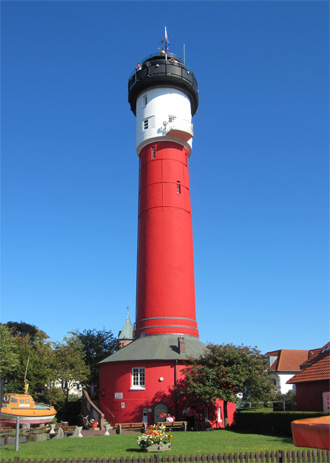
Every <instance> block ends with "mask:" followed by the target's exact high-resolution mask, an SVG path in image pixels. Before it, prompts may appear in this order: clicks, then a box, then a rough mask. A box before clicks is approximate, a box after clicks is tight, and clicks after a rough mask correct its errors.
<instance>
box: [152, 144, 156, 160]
mask: <svg viewBox="0 0 330 463" xmlns="http://www.w3.org/2000/svg"><path fill="white" fill-rule="evenodd" d="M152 159H156V147H155V146H153V147H152Z"/></svg>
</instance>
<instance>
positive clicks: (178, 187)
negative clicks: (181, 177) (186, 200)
mask: <svg viewBox="0 0 330 463" xmlns="http://www.w3.org/2000/svg"><path fill="white" fill-rule="evenodd" d="M176 192H177V194H178V195H179V194H181V185H180V182H179V181H178V183H177V184H176Z"/></svg>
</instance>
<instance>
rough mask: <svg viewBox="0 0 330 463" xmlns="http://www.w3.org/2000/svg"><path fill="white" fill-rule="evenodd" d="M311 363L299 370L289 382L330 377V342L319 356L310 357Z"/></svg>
mask: <svg viewBox="0 0 330 463" xmlns="http://www.w3.org/2000/svg"><path fill="white" fill-rule="evenodd" d="M309 363H310V364H309V365H308V366H307V367H306V368H304V369H303V370H301V371H299V372H298V373H297V374H296V375H295V376H293V378H291V379H289V381H287V384H296V383H302V382H307V381H326V380H329V379H330V349H329V343H328V344H327V345H326V346H324V347H323V348H322V350H321V352H320V354H319V355H318V356H317V357H314V358H312V359H309Z"/></svg>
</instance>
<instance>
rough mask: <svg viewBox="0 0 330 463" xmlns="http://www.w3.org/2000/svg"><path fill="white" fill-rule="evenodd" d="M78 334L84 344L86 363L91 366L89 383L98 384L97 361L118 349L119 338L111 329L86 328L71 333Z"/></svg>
mask: <svg viewBox="0 0 330 463" xmlns="http://www.w3.org/2000/svg"><path fill="white" fill-rule="evenodd" d="M70 334H71V335H74V336H77V337H78V339H79V340H80V342H81V344H82V349H83V352H84V354H85V362H86V365H88V367H89V368H90V372H91V373H90V376H89V379H88V382H89V384H94V385H98V382H99V379H98V378H99V372H98V368H97V366H96V365H97V363H98V362H100V361H101V360H103V359H105V358H106V357H108V356H109V355H111V354H113V353H114V352H116V350H117V349H118V340H117V339H116V338H115V337H114V335H113V334H112V332H111V331H106V330H105V329H103V330H99V331H98V330H96V329H93V330H84V331H83V332H82V333H80V332H79V331H76V332H73V333H70Z"/></svg>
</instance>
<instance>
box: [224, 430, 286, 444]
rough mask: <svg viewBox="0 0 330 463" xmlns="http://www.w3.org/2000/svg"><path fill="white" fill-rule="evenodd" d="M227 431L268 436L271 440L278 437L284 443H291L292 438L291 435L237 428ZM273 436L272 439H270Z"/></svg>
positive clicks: (275, 439)
mask: <svg viewBox="0 0 330 463" xmlns="http://www.w3.org/2000/svg"><path fill="white" fill-rule="evenodd" d="M228 431H229V432H232V433H234V434H242V435H244V434H253V435H254V436H264V437H269V438H270V440H273V441H278V440H279V439H280V440H281V441H282V442H283V443H284V444H293V438H292V436H284V435H283V434H262V433H257V432H249V431H246V430H238V429H228ZM271 438H273V439H271Z"/></svg>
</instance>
